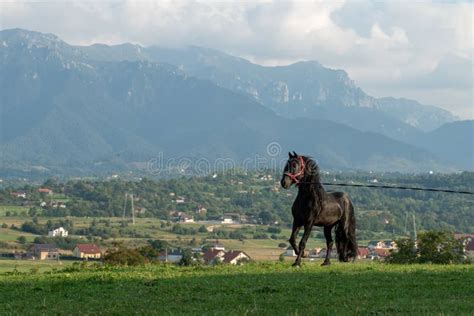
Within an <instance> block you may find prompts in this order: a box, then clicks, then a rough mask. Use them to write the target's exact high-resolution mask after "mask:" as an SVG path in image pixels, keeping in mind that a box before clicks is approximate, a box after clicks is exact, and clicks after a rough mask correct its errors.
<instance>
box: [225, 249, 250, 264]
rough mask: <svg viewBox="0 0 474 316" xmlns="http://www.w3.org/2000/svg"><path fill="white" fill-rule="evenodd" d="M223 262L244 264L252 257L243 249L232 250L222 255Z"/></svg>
mask: <svg viewBox="0 0 474 316" xmlns="http://www.w3.org/2000/svg"><path fill="white" fill-rule="evenodd" d="M222 259H223V260H222V262H223V263H228V264H242V263H244V262H248V261H250V257H249V256H248V255H247V254H246V253H245V252H243V251H235V250H230V251H228V252H226V253H225V254H224V257H222Z"/></svg>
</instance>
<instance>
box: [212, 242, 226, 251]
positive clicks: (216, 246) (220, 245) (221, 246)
mask: <svg viewBox="0 0 474 316" xmlns="http://www.w3.org/2000/svg"><path fill="white" fill-rule="evenodd" d="M209 249H214V250H225V247H224V245H223V244H219V243H215V244H213V245H212V246H211V247H209Z"/></svg>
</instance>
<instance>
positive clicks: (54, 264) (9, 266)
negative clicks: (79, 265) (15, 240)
mask: <svg viewBox="0 0 474 316" xmlns="http://www.w3.org/2000/svg"><path fill="white" fill-rule="evenodd" d="M73 262H75V261H71V260H61V261H57V260H13V259H0V273H8V272H13V271H14V270H15V269H16V271H18V272H29V271H31V269H32V268H35V269H36V268H38V272H48V271H51V270H52V269H62V268H64V267H66V266H69V265H71V264H72V263H73Z"/></svg>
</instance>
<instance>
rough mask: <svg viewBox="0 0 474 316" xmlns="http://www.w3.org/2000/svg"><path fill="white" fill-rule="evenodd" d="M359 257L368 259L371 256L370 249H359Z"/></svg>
mask: <svg viewBox="0 0 474 316" xmlns="http://www.w3.org/2000/svg"><path fill="white" fill-rule="evenodd" d="M358 252H359V256H361V257H366V256H368V255H369V249H368V248H359V249H358Z"/></svg>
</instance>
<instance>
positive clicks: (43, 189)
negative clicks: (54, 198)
mask: <svg viewBox="0 0 474 316" xmlns="http://www.w3.org/2000/svg"><path fill="white" fill-rule="evenodd" d="M38 192H39V193H42V194H47V195H52V194H53V190H51V189H48V188H39V189H38Z"/></svg>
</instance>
